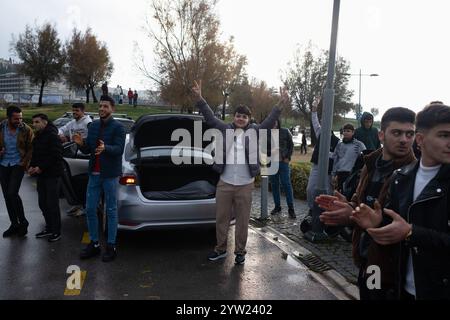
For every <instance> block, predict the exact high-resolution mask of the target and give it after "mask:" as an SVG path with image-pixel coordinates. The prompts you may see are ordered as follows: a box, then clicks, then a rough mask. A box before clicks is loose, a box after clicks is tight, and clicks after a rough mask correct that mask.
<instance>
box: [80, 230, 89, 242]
mask: <svg viewBox="0 0 450 320" xmlns="http://www.w3.org/2000/svg"><path fill="white" fill-rule="evenodd" d="M90 242H91V238H89V233H88V232H85V233H83V238H82V239H81V243H84V244H89V243H90Z"/></svg>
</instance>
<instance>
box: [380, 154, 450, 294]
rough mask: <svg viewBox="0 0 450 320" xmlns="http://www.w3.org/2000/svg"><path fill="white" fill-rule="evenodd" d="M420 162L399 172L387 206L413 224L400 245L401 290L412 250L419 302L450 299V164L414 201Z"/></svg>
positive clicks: (399, 273)
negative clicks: (407, 237)
mask: <svg viewBox="0 0 450 320" xmlns="http://www.w3.org/2000/svg"><path fill="white" fill-rule="evenodd" d="M418 168H419V162H417V161H416V162H413V163H412V164H410V165H408V166H406V167H403V168H401V169H399V170H397V171H396V173H395V175H394V176H393V181H392V184H391V188H390V199H389V203H388V205H387V207H389V208H391V209H393V210H394V211H395V212H397V213H399V214H400V215H401V216H402V217H403V218H404V219H405V220H407V221H408V222H409V223H411V224H412V226H413V227H412V235H411V237H410V239H409V241H403V242H402V243H401V244H400V245H399V246H398V250H399V257H400V259H399V263H398V270H397V271H398V273H397V275H398V279H397V285H398V290H399V292H400V290H401V289H402V288H403V287H404V281H405V275H406V265H407V259H408V253H409V252H410V251H411V253H412V260H413V269H414V282H415V287H416V298H417V299H450V165H443V166H442V167H441V169H440V171H439V173H438V174H437V175H436V177H435V178H433V180H431V181H430V182H429V183H428V185H426V186H425V188H424V189H423V191H422V193H421V194H420V195H419V197H418V198H417V199H416V201H413V200H412V198H413V192H414V183H415V178H416V173H417V170H418Z"/></svg>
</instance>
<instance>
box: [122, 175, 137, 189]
mask: <svg viewBox="0 0 450 320" xmlns="http://www.w3.org/2000/svg"><path fill="white" fill-rule="evenodd" d="M136 182H137V180H136V177H135V176H132V175H126V176H123V177H121V178H120V180H119V183H120V184H121V185H124V186H135V185H136Z"/></svg>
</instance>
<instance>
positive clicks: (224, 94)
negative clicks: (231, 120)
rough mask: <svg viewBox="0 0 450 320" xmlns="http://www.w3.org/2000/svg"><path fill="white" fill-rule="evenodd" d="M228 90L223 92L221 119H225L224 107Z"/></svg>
mask: <svg viewBox="0 0 450 320" xmlns="http://www.w3.org/2000/svg"><path fill="white" fill-rule="evenodd" d="M228 94H229V93H228V92H227V91H225V92H224V93H223V106H222V120H223V121H225V107H226V105H227V98H228Z"/></svg>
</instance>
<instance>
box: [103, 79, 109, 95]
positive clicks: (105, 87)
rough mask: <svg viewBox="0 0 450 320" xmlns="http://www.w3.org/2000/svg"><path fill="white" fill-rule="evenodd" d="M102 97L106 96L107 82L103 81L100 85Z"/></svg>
mask: <svg viewBox="0 0 450 320" xmlns="http://www.w3.org/2000/svg"><path fill="white" fill-rule="evenodd" d="M102 95H104V96H107V95H108V81H105V82H104V83H103V85H102Z"/></svg>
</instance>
